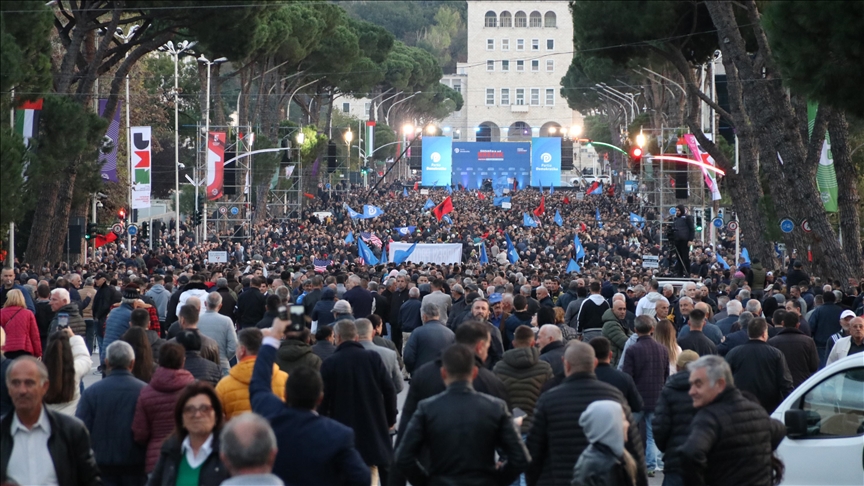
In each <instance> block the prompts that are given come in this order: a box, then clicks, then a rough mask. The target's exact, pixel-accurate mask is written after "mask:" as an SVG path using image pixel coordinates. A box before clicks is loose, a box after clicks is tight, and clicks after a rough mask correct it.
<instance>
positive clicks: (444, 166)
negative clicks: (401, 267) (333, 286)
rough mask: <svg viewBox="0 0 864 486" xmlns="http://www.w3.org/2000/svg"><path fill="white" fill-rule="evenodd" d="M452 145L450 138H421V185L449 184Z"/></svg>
mask: <svg viewBox="0 0 864 486" xmlns="http://www.w3.org/2000/svg"><path fill="white" fill-rule="evenodd" d="M452 143H453V139H451V138H450V137H423V164H422V166H421V169H422V181H421V183H422V184H423V185H424V186H440V187H444V186H447V185H448V184H450V179H451V177H452V175H453V159H452V153H453V150H452ZM391 261H392V260H391Z"/></svg>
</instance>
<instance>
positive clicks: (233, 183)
mask: <svg viewBox="0 0 864 486" xmlns="http://www.w3.org/2000/svg"><path fill="white" fill-rule="evenodd" d="M236 156H237V154H236V153H235V152H225V160H231V159H233V158H234V157H236ZM237 172H238V170H237V161H236V160H235V161H234V162H231V163H230V164H228V165H226V166H225V170H224V172H223V177H224V187H223V189H224V194H225V195H226V196H234V195H236V194H237Z"/></svg>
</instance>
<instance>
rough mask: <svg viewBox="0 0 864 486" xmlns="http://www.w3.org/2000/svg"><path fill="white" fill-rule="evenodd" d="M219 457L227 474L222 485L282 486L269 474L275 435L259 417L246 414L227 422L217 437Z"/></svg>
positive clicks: (271, 467) (274, 449) (274, 453)
mask: <svg viewBox="0 0 864 486" xmlns="http://www.w3.org/2000/svg"><path fill="white" fill-rule="evenodd" d="M219 446H220V451H219V456H220V457H221V459H222V463H223V464H225V467H226V468H227V469H228V471H229V472H230V473H231V478H230V479H226V480H225V481H222V486H247V485H249V486H252V485H255V486H283V485H284V483H283V482H282V480H281V479H279V477H278V476H276V475H275V474H273V473H272V470H273V464H274V463H275V462H276V453H277V451H278V449H277V447H276V434H275V433H273V429H272V428H271V427H270V423H269V422H268V421H267V420H266V419H265V418H264V417H262V416H260V415H258V414H255V413H252V412H246V413H244V414H242V415H240V416H238V417H236V418H234V419H233V420H231V421H230V422H228V423H227V424H226V425H225V427H224V428H223V429H222V432H221V433H220V434H219Z"/></svg>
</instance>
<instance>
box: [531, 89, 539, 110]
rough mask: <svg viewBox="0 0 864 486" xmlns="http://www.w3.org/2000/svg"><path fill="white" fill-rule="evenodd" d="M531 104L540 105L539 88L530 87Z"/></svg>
mask: <svg viewBox="0 0 864 486" xmlns="http://www.w3.org/2000/svg"><path fill="white" fill-rule="evenodd" d="M531 106H540V88H531Z"/></svg>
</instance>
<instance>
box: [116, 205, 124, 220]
mask: <svg viewBox="0 0 864 486" xmlns="http://www.w3.org/2000/svg"><path fill="white" fill-rule="evenodd" d="M117 217H118V218H120V219H126V210H125V209H123V208H120V209H119V210H118V211H117Z"/></svg>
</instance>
